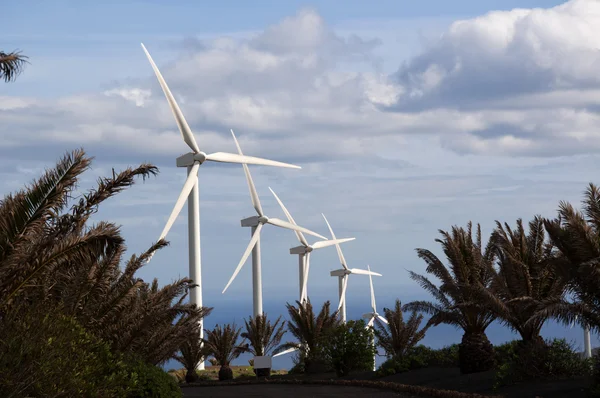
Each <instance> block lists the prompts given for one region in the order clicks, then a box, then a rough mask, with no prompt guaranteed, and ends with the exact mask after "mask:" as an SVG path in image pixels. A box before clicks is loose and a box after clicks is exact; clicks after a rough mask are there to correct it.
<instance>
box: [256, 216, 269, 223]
mask: <svg viewBox="0 0 600 398" xmlns="http://www.w3.org/2000/svg"><path fill="white" fill-rule="evenodd" d="M268 221H269V217H267V216H260V217H258V222H259V223H261V224H266V223H267V222H268Z"/></svg>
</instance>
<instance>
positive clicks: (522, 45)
mask: <svg viewBox="0 0 600 398" xmlns="http://www.w3.org/2000/svg"><path fill="white" fill-rule="evenodd" d="M599 67H600V2H598V1H593V0H571V1H569V2H567V3H564V4H562V5H560V6H557V7H553V8H550V9H541V8H537V9H514V10H511V11H493V12H490V13H488V14H486V15H483V16H480V17H477V18H473V19H469V20H462V21H456V22H454V23H453V24H452V25H451V26H450V28H449V29H448V30H447V31H446V32H445V33H444V34H443V35H442V36H441V38H440V39H439V40H438V41H437V42H435V43H433V44H432V45H431V46H430V47H429V48H427V49H425V51H423V52H422V53H421V54H420V55H418V56H416V57H415V58H413V59H411V60H410V61H408V62H407V63H405V64H404V65H403V66H402V67H401V68H400V69H399V70H398V72H397V73H396V74H395V80H396V82H397V84H398V85H399V87H398V89H397V90H398V93H399V94H398V96H397V102H396V104H395V105H392V108H395V109H396V110H397V111H398V112H404V113H405V112H408V113H410V112H419V113H420V112H423V111H424V110H435V109H457V110H459V111H460V114H461V115H462V117H464V118H469V117H470V118H474V119H476V120H478V121H479V124H480V125H479V126H473V127H472V128H470V129H466V130H465V131H462V132H459V134H458V135H453V134H452V132H451V131H450V132H445V133H444V134H443V137H444V138H443V141H444V144H445V146H446V147H447V148H449V149H451V150H456V151H459V152H461V153H470V152H471V153H480V154H492V153H494V154H505V155H523V156H557V155H567V154H574V153H595V152H597V151H598V149H599V148H600V136H598V134H597V131H598V130H599V129H600V119H599V117H598V110H600V106H599V105H600V92H599V89H600V75H599V74H598V72H597V71H598V69H599Z"/></svg>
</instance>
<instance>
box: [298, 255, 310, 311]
mask: <svg viewBox="0 0 600 398" xmlns="http://www.w3.org/2000/svg"><path fill="white" fill-rule="evenodd" d="M309 270H310V252H309V253H306V254H305V257H304V280H303V281H302V294H301V300H300V302H302V301H303V300H306V299H307V292H306V289H307V286H308V272H309Z"/></svg>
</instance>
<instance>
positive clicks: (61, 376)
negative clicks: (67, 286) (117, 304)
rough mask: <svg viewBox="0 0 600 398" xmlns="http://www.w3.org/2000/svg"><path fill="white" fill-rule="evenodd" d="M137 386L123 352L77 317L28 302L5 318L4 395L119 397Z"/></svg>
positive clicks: (1, 332) (0, 372)
mask: <svg viewBox="0 0 600 398" xmlns="http://www.w3.org/2000/svg"><path fill="white" fill-rule="evenodd" d="M41 312H44V313H45V315H42V314H41ZM132 386H133V384H132V380H131V378H130V376H129V370H128V367H127V365H126V363H125V362H124V361H123V357H122V355H120V354H115V353H112V352H111V351H110V348H109V345H108V344H107V343H105V342H103V341H101V340H99V339H97V338H96V337H94V336H93V335H91V334H90V333H88V332H86V331H85V330H84V329H83V328H82V327H81V326H80V325H79V324H78V323H77V322H76V321H75V320H74V319H73V318H70V317H67V316H64V315H60V313H55V312H54V311H52V310H50V311H48V310H47V309H45V308H42V307H39V308H35V307H31V308H28V307H27V306H21V308H20V311H18V315H17V314H16V313H12V314H5V316H4V317H3V318H2V327H0V396H2V397H6V398H8V397H20V396H36V397H38V396H44V397H46V396H69V397H71V396H86V397H105V396H110V397H117V398H118V397H125V396H127V393H128V391H129V390H130V389H131V388H132Z"/></svg>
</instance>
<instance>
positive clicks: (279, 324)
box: [241, 314, 285, 376]
mask: <svg viewBox="0 0 600 398" xmlns="http://www.w3.org/2000/svg"><path fill="white" fill-rule="evenodd" d="M244 324H245V327H246V330H245V331H244V332H242V335H241V336H242V337H243V338H245V339H246V340H248V344H247V347H246V348H245V350H246V351H248V352H250V353H252V355H254V356H257V357H260V356H265V355H271V352H272V351H273V350H275V349H276V347H277V346H278V345H279V343H281V339H282V338H283V335H284V334H285V321H281V317H279V318H277V320H276V321H275V323H273V324H271V321H270V320H268V319H267V315H266V314H261V315H257V316H256V317H250V318H249V319H248V320H244ZM270 373H271V369H258V371H257V373H256V375H257V376H268V375H269V374H270Z"/></svg>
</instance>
